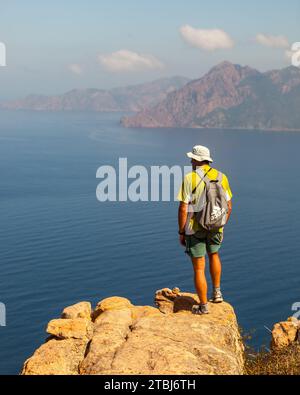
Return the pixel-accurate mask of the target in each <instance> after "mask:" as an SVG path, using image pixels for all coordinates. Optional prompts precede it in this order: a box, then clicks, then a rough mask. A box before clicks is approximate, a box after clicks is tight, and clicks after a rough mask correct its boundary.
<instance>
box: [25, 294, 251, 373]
mask: <svg viewBox="0 0 300 395" xmlns="http://www.w3.org/2000/svg"><path fill="white" fill-rule="evenodd" d="M197 302H198V298H197V296H196V295H194V294H191V293H185V292H181V291H180V290H179V289H178V288H175V289H173V290H170V289H167V288H166V289H162V290H159V291H157V292H156V294H155V304H156V306H157V307H156V308H155V307H152V306H134V305H132V303H131V302H130V301H129V300H128V299H126V298H121V297H111V298H107V299H104V300H102V301H100V302H99V303H98V305H97V306H96V308H95V309H94V311H91V309H90V304H89V303H88V302H82V303H79V304H76V305H74V306H71V307H68V308H66V309H65V310H64V311H63V313H62V317H63V318H61V319H56V320H52V321H50V323H49V324H48V327H47V332H48V333H49V334H50V335H51V337H50V338H49V339H48V341H47V342H46V343H45V344H44V345H42V346H41V347H40V348H39V349H38V350H37V351H36V352H35V353H34V354H33V356H32V357H31V358H29V359H28V360H27V361H26V362H25V364H24V366H23V370H22V374H23V375H62V374H67V375H78V374H81V375H96V374H101V375H102V374H103V375H104V374H117V375H119V374H131V375H134V374H158V375H164V374H195V375H198V374H200V375H201V374H215V375H228V374H242V373H243V364H244V359H243V358H244V357H243V351H244V347H243V344H242V341H241V337H240V334H239V330H238V325H237V321H236V316H235V313H234V310H233V308H232V307H231V306H230V305H229V304H228V303H222V304H210V314H209V315H205V316H199V315H194V314H192V313H191V308H192V305H193V304H195V303H197Z"/></svg>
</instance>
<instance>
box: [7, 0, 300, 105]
mask: <svg viewBox="0 0 300 395" xmlns="http://www.w3.org/2000/svg"><path fill="white" fill-rule="evenodd" d="M299 16H300V1H299V0H288V1H282V0H277V1H271V0H260V1H258V0H254V1H251V2H250V1H238V0H226V1H225V0H223V1H221V0H210V1H202V0H184V1H183V0H159V1H158V0H152V1H150V0H109V1H106V0H85V1H82V0H73V1H70V0H68V1H67V0H60V1H58V0H52V1H51V2H50V1H49V2H47V1H46V0H44V1H40V0H26V1H24V0H0V42H3V43H4V44H5V45H6V56H7V66H6V67H0V86H1V89H0V99H5V98H15V97H22V96H24V95H27V94H30V93H41V94H56V93H62V92H65V91H68V90H70V89H72V88H86V87H95V88H103V89H108V88H112V87H117V86H124V85H129V84H136V83H142V82H145V81H151V80H154V79H157V78H161V77H166V76H173V75H183V76H186V77H190V78H199V77H200V76H202V75H203V74H204V73H205V72H206V71H208V70H209V68H211V67H212V66H214V65H215V64H217V63H219V62H221V61H223V60H229V61H232V62H234V63H239V64H242V65H245V64H247V65H249V66H252V67H256V68H258V69H259V70H262V71H264V70H268V69H273V68H282V67H285V66H288V65H289V60H288V58H287V56H286V52H287V51H288V49H289V47H290V44H292V43H293V42H296V41H300V27H299V26H300V24H299ZM183 27H185V28H184V29H183ZM216 29H217V31H216ZM258 34H260V35H261V36H259V37H260V38H259V37H258ZM205 37H209V39H210V38H212V40H213V41H212V47H211V48H205V42H204V41H205V40H204V38H205ZM203 40H204V41H203ZM120 51H121V52H120Z"/></svg>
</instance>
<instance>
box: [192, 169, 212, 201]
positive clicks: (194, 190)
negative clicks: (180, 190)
mask: <svg viewBox="0 0 300 395" xmlns="http://www.w3.org/2000/svg"><path fill="white" fill-rule="evenodd" d="M211 170H212V168H210V169H209V170H208V171H207V172H206V173H205V174H204V176H203V177H202V178H201V176H200V174H199V173H198V172H197V173H198V175H199V177H200V178H201V180H200V182H199V183H198V185H197V186H196V187H195V188H194V189H193V191H192V195H194V193H195V192H196V190H197V188H198V186H199V185H200V184H201V182H202V181H204V182H205V183H207V182H209V181H210V180H209V179H208V178H207V174H208V173H209V172H210V171H211Z"/></svg>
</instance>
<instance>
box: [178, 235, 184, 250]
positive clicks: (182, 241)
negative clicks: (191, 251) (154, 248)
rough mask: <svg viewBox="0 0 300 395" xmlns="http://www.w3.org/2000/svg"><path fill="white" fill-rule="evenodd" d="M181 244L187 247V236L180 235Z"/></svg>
mask: <svg viewBox="0 0 300 395" xmlns="http://www.w3.org/2000/svg"><path fill="white" fill-rule="evenodd" d="M179 242H180V244H181V245H182V246H184V247H185V235H180V236H179Z"/></svg>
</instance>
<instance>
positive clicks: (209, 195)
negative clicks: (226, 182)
mask: <svg viewBox="0 0 300 395" xmlns="http://www.w3.org/2000/svg"><path fill="white" fill-rule="evenodd" d="M210 170H211V168H210V169H209V170H208V172H207V173H206V174H205V175H204V176H203V177H202V178H201V181H200V183H201V182H202V181H204V182H205V188H204V190H203V192H202V195H201V197H200V198H201V200H202V203H201V206H202V209H201V211H198V212H195V217H196V221H197V222H198V223H199V225H200V226H201V227H202V228H203V229H206V230H209V231H218V229H219V228H222V227H224V225H225V224H226V219H227V214H228V203H227V199H226V192H225V190H224V188H223V187H222V179H223V174H222V173H221V172H218V177H217V179H216V180H211V179H210V178H208V177H207V174H208V173H209V171H210ZM200 183H199V184H198V185H197V186H196V188H195V189H194V190H193V194H194V193H195V191H196V189H197V188H198V186H199V185H200Z"/></svg>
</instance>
